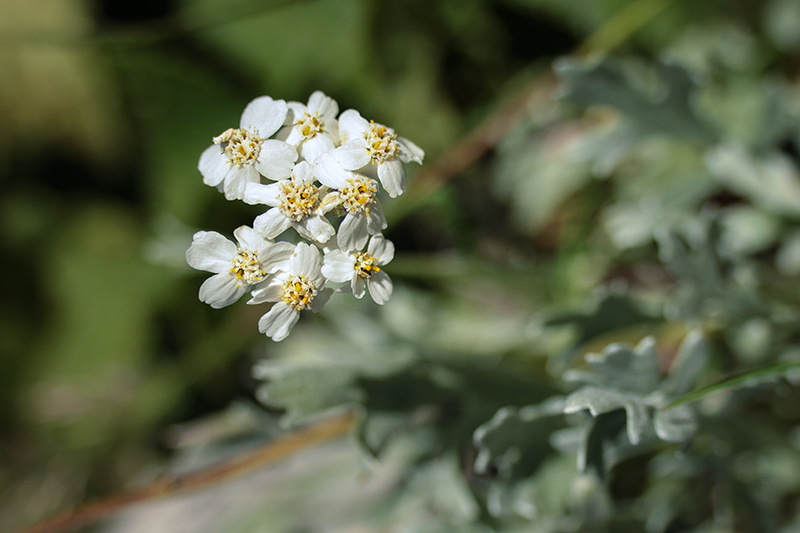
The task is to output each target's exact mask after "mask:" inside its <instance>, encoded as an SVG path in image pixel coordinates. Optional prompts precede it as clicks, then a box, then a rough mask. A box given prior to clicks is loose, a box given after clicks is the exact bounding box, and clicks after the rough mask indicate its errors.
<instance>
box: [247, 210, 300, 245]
mask: <svg viewBox="0 0 800 533" xmlns="http://www.w3.org/2000/svg"><path fill="white" fill-rule="evenodd" d="M291 225H292V222H291V220H289V219H288V218H286V216H284V214H283V213H281V210H280V209H278V208H277V207H273V208H272V209H270V210H269V211H267V212H266V213H262V214H260V215H258V216H257V217H256V219H255V220H254V221H253V228H254V229H255V230H256V231H257V232H259V233H260V234H261V235H263V236H264V237H266V238H267V239H274V238H275V237H277V236H278V235H280V234H281V233H283V232H284V231H286V230H287V229H289V226H291Z"/></svg>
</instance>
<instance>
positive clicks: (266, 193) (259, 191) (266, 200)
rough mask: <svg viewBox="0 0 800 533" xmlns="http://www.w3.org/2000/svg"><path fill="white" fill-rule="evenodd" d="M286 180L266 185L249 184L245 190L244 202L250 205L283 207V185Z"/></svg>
mask: <svg viewBox="0 0 800 533" xmlns="http://www.w3.org/2000/svg"><path fill="white" fill-rule="evenodd" d="M284 182H286V180H281V181H277V182H275V183H270V184H269V185H264V184H263V183H248V184H247V185H246V186H245V188H244V198H242V199H243V200H244V202H245V203H246V204H250V205H257V204H261V205H269V206H271V207H278V206H279V205H281V184H282V183H284Z"/></svg>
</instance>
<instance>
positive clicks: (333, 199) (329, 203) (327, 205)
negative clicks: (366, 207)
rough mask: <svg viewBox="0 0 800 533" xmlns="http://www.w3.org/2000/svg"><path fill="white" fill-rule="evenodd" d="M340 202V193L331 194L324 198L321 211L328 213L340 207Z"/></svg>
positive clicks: (320, 206)
mask: <svg viewBox="0 0 800 533" xmlns="http://www.w3.org/2000/svg"><path fill="white" fill-rule="evenodd" d="M340 202H341V199H340V198H339V193H338V192H337V191H334V192H329V193H328V194H326V195H325V196H323V197H322V202H320V204H319V210H320V212H322V213H328V212H330V211H331V210H333V208H335V207H336V206H337V205H339V203H340Z"/></svg>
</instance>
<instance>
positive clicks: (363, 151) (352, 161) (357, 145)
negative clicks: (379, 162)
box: [333, 139, 370, 170]
mask: <svg viewBox="0 0 800 533" xmlns="http://www.w3.org/2000/svg"><path fill="white" fill-rule="evenodd" d="M333 155H334V156H335V157H336V161H337V162H338V163H339V164H340V165H341V166H342V168H344V169H346V170H358V169H360V168H362V167H365V166H367V165H368V164H369V161H370V157H369V151H368V150H367V148H366V146H364V142H363V140H359V139H353V140H350V141H347V142H346V143H344V144H343V145H342V146H340V147H339V148H337V149H336V150H335V151H334V152H333Z"/></svg>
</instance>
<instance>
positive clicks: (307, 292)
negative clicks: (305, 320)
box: [281, 275, 317, 311]
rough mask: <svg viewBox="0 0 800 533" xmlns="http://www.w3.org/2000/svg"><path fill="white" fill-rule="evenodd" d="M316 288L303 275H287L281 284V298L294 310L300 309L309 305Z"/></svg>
mask: <svg viewBox="0 0 800 533" xmlns="http://www.w3.org/2000/svg"><path fill="white" fill-rule="evenodd" d="M316 295H317V289H316V288H315V287H314V285H313V284H312V283H309V282H308V281H307V280H306V279H305V276H294V275H292V276H289V279H288V280H286V282H285V283H284V284H283V297H282V298H281V300H283V301H284V302H286V303H287V304H289V305H290V306H291V307H293V308H294V310H295V311H302V310H303V309H308V308H309V307H311V302H312V301H313V300H314V296H316Z"/></svg>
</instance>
